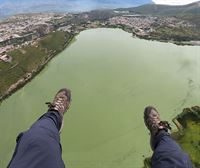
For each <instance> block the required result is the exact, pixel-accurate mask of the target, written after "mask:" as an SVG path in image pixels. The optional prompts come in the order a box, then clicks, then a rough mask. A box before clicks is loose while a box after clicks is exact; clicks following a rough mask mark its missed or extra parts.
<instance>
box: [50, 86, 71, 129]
mask: <svg viewBox="0 0 200 168" xmlns="http://www.w3.org/2000/svg"><path fill="white" fill-rule="evenodd" d="M70 103H71V91H70V90H69V89H66V88H63V89H60V90H59V91H58V92H57V94H56V95H55V97H54V100H53V102H52V103H51V102H47V103H46V104H47V105H48V108H49V109H48V111H57V112H58V113H59V114H60V116H61V119H62V125H61V128H60V132H61V129H62V127H63V121H64V120H63V116H64V114H65V112H66V111H67V110H68V109H69V106H70Z"/></svg>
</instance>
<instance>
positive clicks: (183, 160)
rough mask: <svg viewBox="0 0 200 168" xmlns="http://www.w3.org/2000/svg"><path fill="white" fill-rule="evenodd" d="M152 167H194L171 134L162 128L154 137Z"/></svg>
mask: <svg viewBox="0 0 200 168" xmlns="http://www.w3.org/2000/svg"><path fill="white" fill-rule="evenodd" d="M153 148H154V153H153V156H152V168H192V164H191V161H190V159H189V157H188V155H187V154H186V153H184V152H183V151H182V149H181V148H180V146H179V145H178V144H177V143H176V142H175V141H174V140H173V139H172V138H171V136H170V134H169V133H167V132H166V131H164V130H161V131H160V132H159V133H158V135H157V136H156V137H155V138H154V139H153Z"/></svg>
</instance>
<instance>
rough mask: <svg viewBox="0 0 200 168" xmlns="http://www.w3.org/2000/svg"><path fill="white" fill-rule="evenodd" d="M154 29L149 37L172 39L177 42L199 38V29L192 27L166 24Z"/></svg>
mask: <svg viewBox="0 0 200 168" xmlns="http://www.w3.org/2000/svg"><path fill="white" fill-rule="evenodd" d="M155 29H156V31H155V32H153V33H151V38H153V39H155V40H160V39H162V40H173V41H175V42H176V41H177V42H183V41H192V40H197V41H198V40H200V31H199V32H198V31H195V30H194V29H192V28H184V27H180V28H171V27H167V26H165V27H164V26H158V27H156V28H155Z"/></svg>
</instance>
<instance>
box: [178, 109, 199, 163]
mask: <svg viewBox="0 0 200 168" xmlns="http://www.w3.org/2000/svg"><path fill="white" fill-rule="evenodd" d="M177 120H178V121H179V122H180V124H181V125H182V126H183V130H182V131H180V133H179V136H176V137H177V138H176V140H177V142H178V143H179V144H180V145H181V146H182V148H183V149H184V150H185V151H186V152H188V154H189V155H190V158H191V160H192V162H193V164H194V167H200V159H199V158H200V107H199V106H195V107H192V108H186V109H184V110H183V113H182V114H180V115H179V116H177Z"/></svg>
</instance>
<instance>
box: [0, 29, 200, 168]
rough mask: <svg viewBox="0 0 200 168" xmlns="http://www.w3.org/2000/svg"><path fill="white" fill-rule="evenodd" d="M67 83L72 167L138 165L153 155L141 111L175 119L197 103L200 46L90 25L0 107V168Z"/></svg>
mask: <svg viewBox="0 0 200 168" xmlns="http://www.w3.org/2000/svg"><path fill="white" fill-rule="evenodd" d="M62 87H69V88H70V89H71V90H72V104H71V108H70V110H69V111H68V112H67V113H66V115H65V125H64V129H63V132H62V137H61V138H62V145H63V159H64V161H65V163H66V164H67V166H68V167H69V168H140V167H142V165H143V159H144V157H146V156H150V155H151V154H152V152H151V149H150V147H149V135H148V131H147V129H146V128H145V126H144V123H143V110H144V107H145V106H147V105H154V106H156V107H157V108H158V110H159V111H160V113H161V117H162V118H163V119H165V120H170V121H171V119H172V118H173V117H175V116H176V115H177V114H178V113H180V112H181V110H182V108H184V107H187V106H192V105H197V104H200V47H194V46H176V45H174V44H170V43H161V42H155V41H147V40H141V39H138V38H133V37H132V35H131V34H129V33H126V32H124V31H122V30H120V29H92V30H86V31H83V32H81V33H80V34H79V35H78V36H77V37H76V40H75V41H74V42H73V43H72V44H71V45H70V46H69V47H68V48H67V49H65V50H64V51H63V52H62V53H60V54H59V55H58V56H56V57H55V58H54V59H53V60H52V61H51V62H50V63H49V64H48V65H47V66H46V68H45V69H44V70H43V71H42V72H41V73H40V74H39V75H38V76H37V77H36V78H34V79H33V80H32V81H31V82H30V83H28V84H27V85H26V86H25V87H24V88H22V89H20V90H19V91H17V92H16V93H15V94H14V95H12V96H11V97H10V98H9V99H7V100H6V101H4V102H3V103H2V104H1V105H0V114H1V117H0V133H1V135H0V136H1V140H0V167H2V168H3V167H6V165H7V163H8V161H9V159H10V158H11V155H12V152H13V150H14V146H15V138H16V136H17V134H18V133H19V132H21V131H24V130H26V129H27V128H29V126H30V125H31V124H32V123H33V122H34V121H35V120H36V119H37V118H38V117H40V115H42V114H43V113H44V112H45V111H46V110H47V107H46V106H45V104H44V103H45V102H46V101H51V100H52V98H53V96H54V94H55V93H56V92H57V90H58V89H60V88H62Z"/></svg>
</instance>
